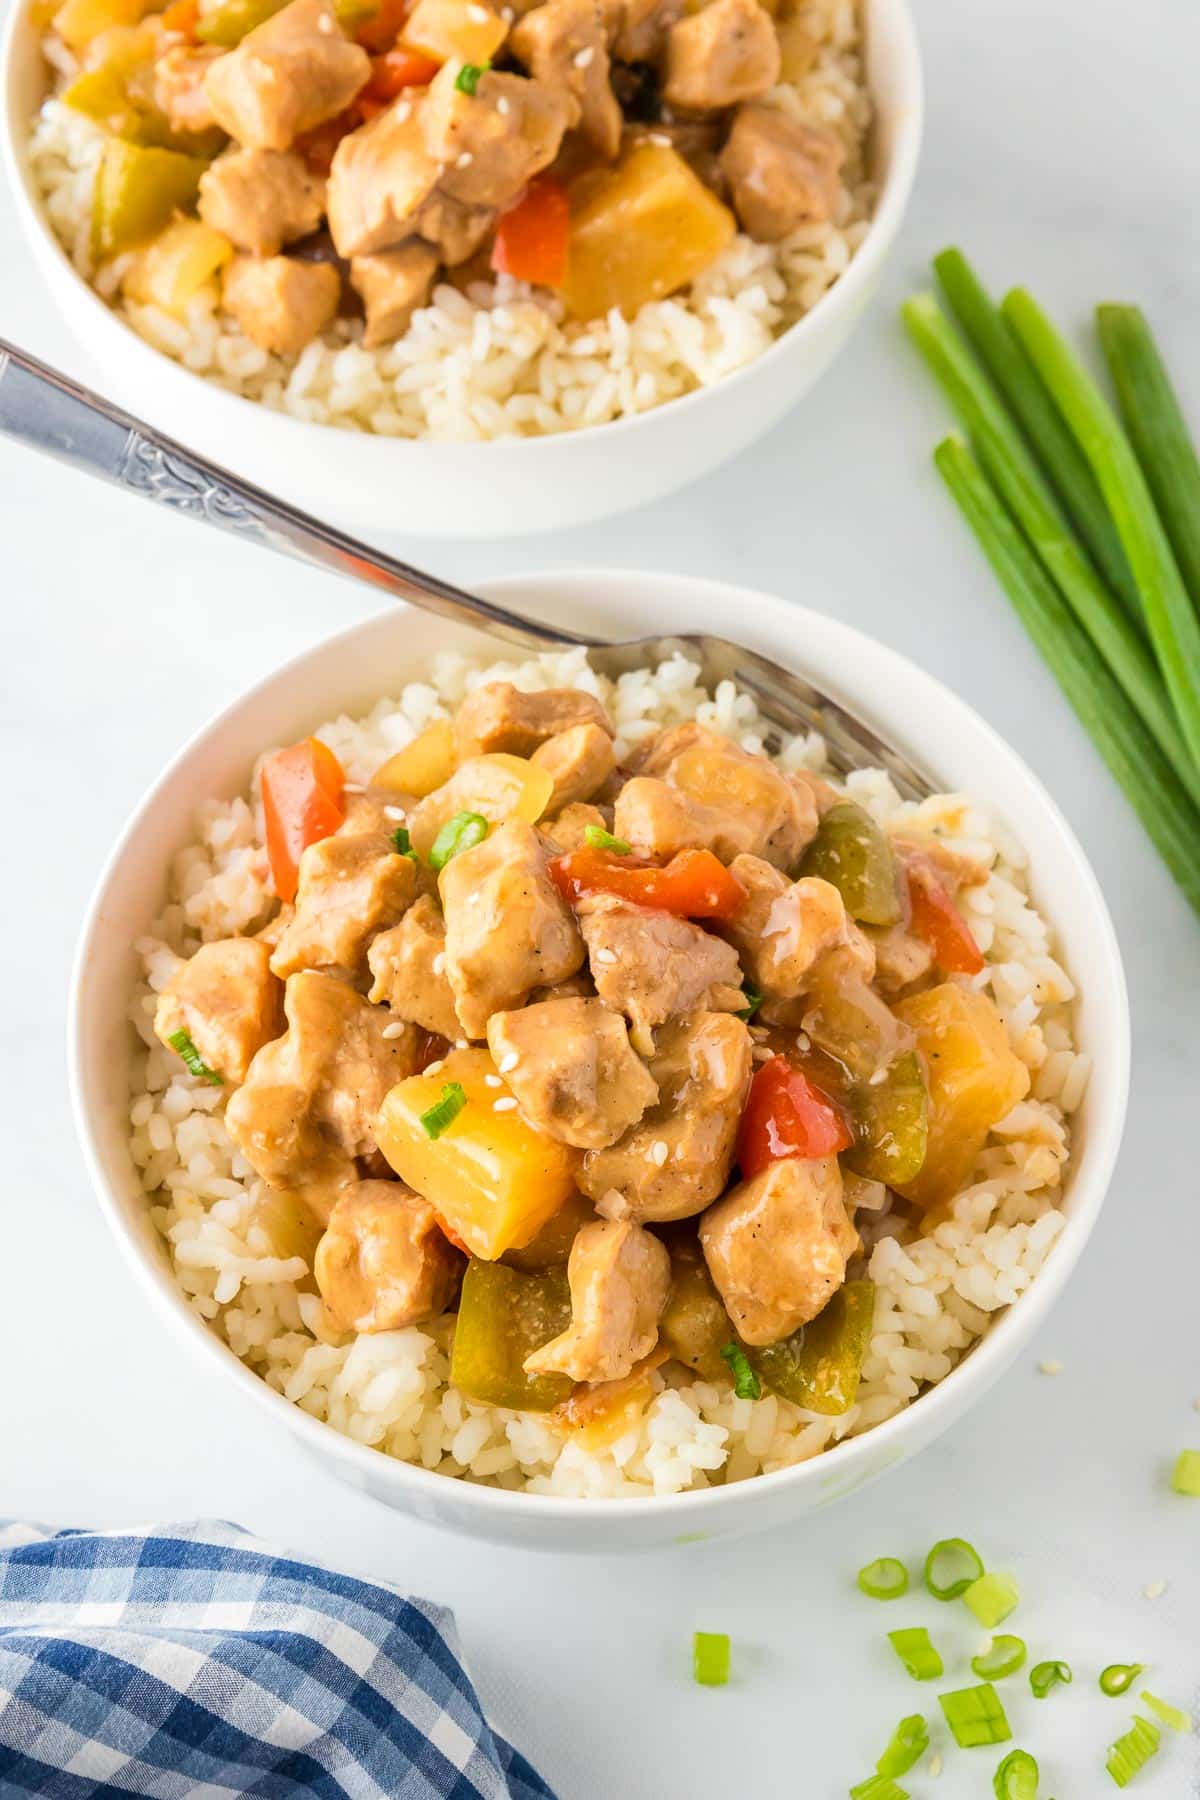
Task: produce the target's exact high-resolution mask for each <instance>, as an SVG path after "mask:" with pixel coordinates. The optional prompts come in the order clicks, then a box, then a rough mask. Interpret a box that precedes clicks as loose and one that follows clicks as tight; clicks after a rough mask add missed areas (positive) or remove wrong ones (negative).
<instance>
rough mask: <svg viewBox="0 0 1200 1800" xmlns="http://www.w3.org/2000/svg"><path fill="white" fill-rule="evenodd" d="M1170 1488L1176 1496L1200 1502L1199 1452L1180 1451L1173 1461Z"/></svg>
mask: <svg viewBox="0 0 1200 1800" xmlns="http://www.w3.org/2000/svg"><path fill="white" fill-rule="evenodd" d="M1171 1486H1172V1487H1173V1488H1174V1490H1175V1492H1176V1493H1177V1494H1186V1495H1187V1496H1188V1498H1189V1499H1191V1500H1200V1450H1181V1451H1180V1452H1179V1455H1178V1456H1177V1457H1176V1459H1175V1468H1174V1471H1173V1473H1172V1475H1171Z"/></svg>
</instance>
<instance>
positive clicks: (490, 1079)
mask: <svg viewBox="0 0 1200 1800" xmlns="http://www.w3.org/2000/svg"><path fill="white" fill-rule="evenodd" d="M483 1085H484V1087H503V1086H504V1083H503V1082H502V1081H501V1079H500V1077H499V1076H498V1075H485V1076H484V1078H483Z"/></svg>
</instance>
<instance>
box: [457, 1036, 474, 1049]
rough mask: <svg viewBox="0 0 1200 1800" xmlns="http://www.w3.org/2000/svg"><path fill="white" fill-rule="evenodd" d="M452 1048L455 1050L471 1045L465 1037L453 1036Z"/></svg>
mask: <svg viewBox="0 0 1200 1800" xmlns="http://www.w3.org/2000/svg"><path fill="white" fill-rule="evenodd" d="M454 1048H455V1049H456V1050H469V1049H470V1048H471V1046H470V1044H469V1043H468V1042H467V1040H466V1038H455V1040H454Z"/></svg>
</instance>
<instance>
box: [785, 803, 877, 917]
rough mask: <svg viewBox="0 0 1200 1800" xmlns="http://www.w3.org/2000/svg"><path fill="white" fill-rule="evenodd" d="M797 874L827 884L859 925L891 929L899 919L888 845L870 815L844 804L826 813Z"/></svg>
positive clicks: (859, 808) (857, 807)
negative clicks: (819, 877)
mask: <svg viewBox="0 0 1200 1800" xmlns="http://www.w3.org/2000/svg"><path fill="white" fill-rule="evenodd" d="M800 872H801V874H802V875H819V876H821V877H822V879H823V880H825V881H828V882H831V883H832V884H833V886H834V887H835V888H836V889H837V891H838V893H839V894H840V895H841V896H842V900H843V901H844V903H845V907H846V911H847V912H848V913H849V914H850V917H851V918H852V919H857V920H858V921H859V923H860V924H863V925H894V924H895V923H896V921H897V919H899V917H900V896H899V894H898V893H897V891H896V870H895V865H894V864H893V862H892V853H891V850H890V849H889V848H888V841H887V839H886V837H885V836H884V835H883V832H882V831H881V830H880V829H879V827H878V825H877V824H876V823H875V821H874V819H873V818H872V817H871V815H870V814H869V813H867V812H864V811H863V809H862V807H861V806H855V805H853V804H852V802H850V801H848V800H846V801H843V802H842V803H841V804H840V805H838V806H831V807H830V809H829V811H828V812H827V813H826V814H825V817H824V818H823V819H822V820H821V823H820V826H819V828H818V831H817V835H816V837H815V838H814V839H813V841H812V843H811V844H810V845H809V846H808V849H807V851H806V852H805V855H804V861H803V863H802V864H801V869H800Z"/></svg>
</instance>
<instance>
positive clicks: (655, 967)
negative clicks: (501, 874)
mask: <svg viewBox="0 0 1200 1800" xmlns="http://www.w3.org/2000/svg"><path fill="white" fill-rule="evenodd" d="M575 910H576V917H577V918H578V920H579V927H580V930H581V931H582V932H583V937H584V942H585V943H586V944H587V948H588V961H589V963H590V965H591V970H592V980H593V981H594V982H595V983H596V992H597V993H598V994H599V996H600V998H601V999H602V1000H604V1001H605V1002H607V1004H608V1005H609V1006H611V1007H613V1008H615V1010H616V1011H617V1012H623V1013H624V1014H625V1016H626V1017H627V1018H628V1020H629V1023H630V1025H631V1026H632V1027H633V1033H634V1043H635V1044H638V1045H639V1046H640V1045H641V1043H643V1042H644V1041H645V1039H646V1034H647V1033H648V1032H650V1031H652V1030H653V1029H654V1027H655V1026H656V1025H662V1024H664V1023H665V1022H666V1020H667V1019H671V1018H675V1017H676V1016H677V1015H678V1014H680V1013H689V1012H695V1011H696V1010H697V1008H700V1007H704V1008H707V1009H708V1010H709V1011H711V1012H738V1011H739V1010H740V1009H741V1008H742V1007H744V1006H745V1004H746V997H745V995H744V994H743V992H742V971H741V968H740V966H739V964H738V958H737V951H736V950H735V949H734V948H733V946H732V945H731V944H725V943H722V941H721V939H720V938H718V937H713V936H711V935H710V934H709V933H708V932H707V931H704V930H702V929H701V927H700V926H699V925H693V924H692V922H691V920H690V919H679V918H676V917H675V915H674V913H667V912H657V911H653V910H651V908H649V907H647V906H635V905H633V904H632V903H631V902H630V901H628V900H621V899H618V898H617V896H616V895H615V894H585V895H584V897H583V899H582V900H580V902H579V904H578V906H577V907H576V909H575Z"/></svg>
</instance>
